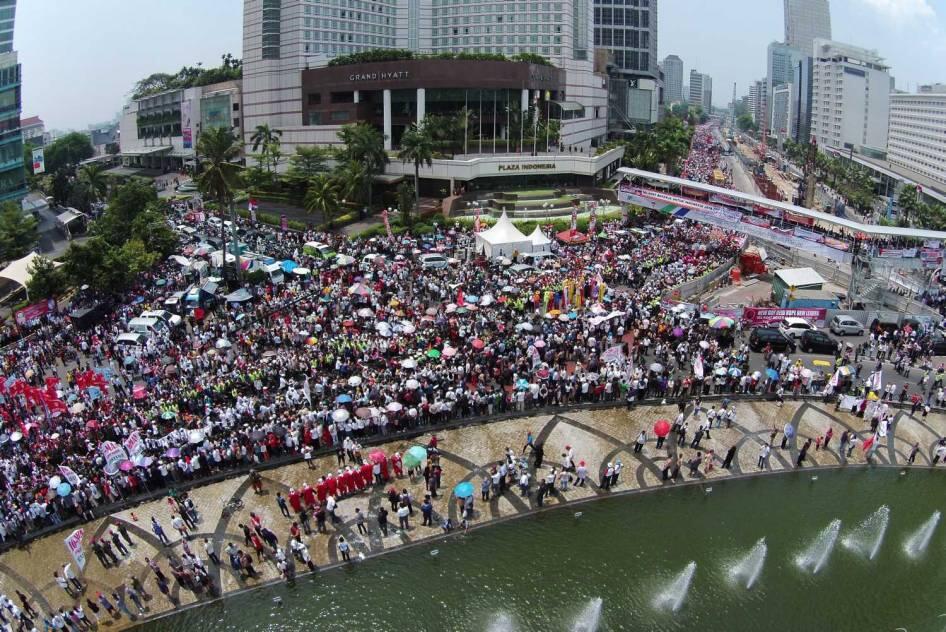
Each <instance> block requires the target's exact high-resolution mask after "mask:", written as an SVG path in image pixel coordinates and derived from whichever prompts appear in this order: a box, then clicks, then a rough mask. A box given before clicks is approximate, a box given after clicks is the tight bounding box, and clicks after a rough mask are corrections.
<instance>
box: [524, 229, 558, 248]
mask: <svg viewBox="0 0 946 632" xmlns="http://www.w3.org/2000/svg"><path fill="white" fill-rule="evenodd" d="M529 239H531V240H532V252H552V240H551V239H549V238H548V237H546V236H545V233H543V232H542V231H541V230H539V227H538V226H536V227H535V230H534V231H532V234H531V235H529Z"/></svg>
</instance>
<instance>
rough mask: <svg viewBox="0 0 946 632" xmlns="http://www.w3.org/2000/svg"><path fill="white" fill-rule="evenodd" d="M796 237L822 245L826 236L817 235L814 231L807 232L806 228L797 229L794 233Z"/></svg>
mask: <svg viewBox="0 0 946 632" xmlns="http://www.w3.org/2000/svg"><path fill="white" fill-rule="evenodd" d="M793 232H794V235H795V236H796V237H801V238H802V239H807V240H808V241H814V242H817V243H821V242H823V241H824V236H823V235H822V234H821V233H816V232H814V231H813V230H805V229H804V228H796V229H795V230H794V231H793Z"/></svg>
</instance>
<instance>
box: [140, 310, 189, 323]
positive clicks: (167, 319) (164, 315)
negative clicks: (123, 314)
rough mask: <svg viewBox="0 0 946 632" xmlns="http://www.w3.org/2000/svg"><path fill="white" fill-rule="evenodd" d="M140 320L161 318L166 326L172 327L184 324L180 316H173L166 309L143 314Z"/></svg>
mask: <svg viewBox="0 0 946 632" xmlns="http://www.w3.org/2000/svg"><path fill="white" fill-rule="evenodd" d="M140 318H159V319H161V320H163V321H164V323H165V324H166V325H171V326H172V327H177V326H178V325H180V324H181V322H182V321H181V317H180V316H178V315H177V314H172V313H171V312H169V311H167V310H166V309H153V310H149V311H147V312H141V314H140Z"/></svg>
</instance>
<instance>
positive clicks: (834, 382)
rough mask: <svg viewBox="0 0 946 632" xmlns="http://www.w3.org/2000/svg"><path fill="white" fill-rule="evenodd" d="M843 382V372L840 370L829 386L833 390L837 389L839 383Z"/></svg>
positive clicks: (829, 382)
mask: <svg viewBox="0 0 946 632" xmlns="http://www.w3.org/2000/svg"><path fill="white" fill-rule="evenodd" d="M840 381H841V370H840V369H838V370H837V371H835V372H834V375H832V376H831V379H830V380H829V381H828V386H830V387H831V388H837V386H838V382H840Z"/></svg>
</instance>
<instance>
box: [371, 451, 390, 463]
mask: <svg viewBox="0 0 946 632" xmlns="http://www.w3.org/2000/svg"><path fill="white" fill-rule="evenodd" d="M387 458H388V457H387V456H385V454H384V452H382V451H381V450H375V451H374V452H372V453H371V454H369V455H368V459H370V460H371V462H372V463H384V461H385V460H386V459H387Z"/></svg>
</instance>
